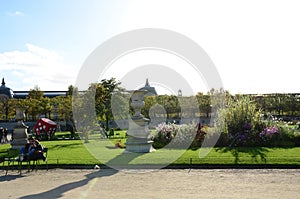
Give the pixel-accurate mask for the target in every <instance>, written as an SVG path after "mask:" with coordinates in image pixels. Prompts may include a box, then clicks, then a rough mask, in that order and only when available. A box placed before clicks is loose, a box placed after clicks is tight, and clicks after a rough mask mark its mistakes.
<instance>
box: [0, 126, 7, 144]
mask: <svg viewBox="0 0 300 199" xmlns="http://www.w3.org/2000/svg"><path fill="white" fill-rule="evenodd" d="M7 134H8V129H7V128H3V127H0V144H2V143H7V142H8V139H7Z"/></svg>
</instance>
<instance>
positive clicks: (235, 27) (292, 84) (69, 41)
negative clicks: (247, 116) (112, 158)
mask: <svg viewBox="0 0 300 199" xmlns="http://www.w3.org/2000/svg"><path fill="white" fill-rule="evenodd" d="M299 9H300V2H299V1H297V0H252V1H245V0H227V1H224V0H210V1H201V0H194V1H193V0H185V1H183V0H181V1H176V0H173V1H169V0H136V1H133V0H132V1H131V0H127V1H126V0H107V1H105V0H102V1H101V0H85V1H84V0H41V1H34V0H27V1H24V0H15V1H5V0H1V1H0V27H1V29H0V78H2V77H4V78H5V82H6V86H8V87H10V88H11V89H13V90H15V91H19V90H29V89H32V88H34V87H35V86H39V87H40V89H41V90H45V91H46V90H67V88H68V86H69V85H74V84H75V81H76V79H77V76H78V74H79V71H80V68H81V67H82V65H83V64H84V63H85V61H86V59H87V58H88V57H89V55H90V54H91V53H92V52H93V51H94V50H95V49H96V48H97V47H98V46H100V45H101V44H103V42H105V41H107V40H108V39H110V38H112V37H114V36H116V35H118V34H121V33H124V32H127V31H131V30H135V29H141V28H159V29H167V30H171V31H174V32H177V33H180V34H182V35H185V36H186V37H188V38H190V39H191V40H193V41H194V42H196V43H197V44H198V45H199V46H201V47H202V49H203V50H204V51H205V52H206V53H207V55H208V56H209V57H210V59H211V60H212V61H213V63H214V65H215V67H216V68H217V70H218V73H219V75H220V77H221V79H222V83H223V87H224V89H225V90H228V91H229V92H230V93H233V94H235V93H277V92H280V93H290V92H297V93H300V91H299V83H300V80H299V75H300V73H299V71H300V69H299V66H300V56H299V55H300V36H299V35H300V26H299V24H300V12H299ZM141 53H143V52H140V54H139V53H137V54H136V55H135V56H133V57H130V55H128V56H129V57H128V58H126V57H124V58H123V59H119V60H117V61H116V62H115V63H114V64H112V66H111V67H112V68H111V70H110V71H108V72H107V74H106V75H107V77H109V76H110V75H111V76H114V77H116V78H117V79H122V77H124V76H126V74H127V73H129V72H130V70H132V68H131V69H130V67H129V65H135V66H136V67H138V65H140V66H142V65H143V66H144V65H147V64H164V65H168V67H170V68H172V67H173V68H175V70H176V68H177V67H178V66H176V65H178V63H181V62H180V61H179V60H177V61H176V59H177V58H176V57H173V58H167V57H168V56H162V53H153V52H149V53H148V54H147V52H144V53H146V54H144V56H142V55H141ZM146 57H148V58H146ZM149 57H150V58H149ZM126 60H127V61H126ZM149 60H155V61H153V62H151V61H149ZM143 61H144V62H143ZM176 63H177V64H176ZM182 64H183V63H182ZM183 65H184V64H183ZM122 66H123V67H125V66H128V68H127V67H125V68H126V70H127V71H126V70H125V71H124V69H121V67H122ZM186 68H188V66H186ZM177 72H179V73H180V74H181V75H182V76H183V77H184V78H185V79H187V80H188V83H189V84H190V85H191V87H193V91H194V92H198V91H200V92H203V91H205V88H204V87H205V80H203V79H202V80H201V79H198V78H197V77H194V76H193V75H192V74H193V72H191V71H189V70H183V71H180V70H179V71H178V70H177ZM152 75H155V74H152ZM145 78H149V82H150V84H152V85H155V86H158V87H159V82H152V81H151V79H152V80H153V79H155V78H154V77H153V76H152V77H151V76H150V77H149V76H147V74H141V77H140V78H136V80H135V79H133V80H132V82H134V81H136V83H135V85H136V86H135V87H133V86H131V88H127V89H135V88H136V87H138V86H141V85H143V84H144V81H145ZM204 79H205V77H204ZM203 85H204V87H203ZM124 86H125V87H126V85H124ZM127 86H128V85H127ZM167 87H168V85H165V86H162V87H161V88H158V93H159V94H163V93H164V92H168V88H167ZM178 89H180V87H178ZM169 92H171V93H175V92H176V91H174V90H173V91H170V90H169ZM182 92H183V94H186V95H189V94H191V93H189V92H188V91H185V90H182Z"/></svg>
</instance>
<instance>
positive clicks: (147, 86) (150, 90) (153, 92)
mask: <svg viewBox="0 0 300 199" xmlns="http://www.w3.org/2000/svg"><path fill="white" fill-rule="evenodd" d="M139 90H146V91H148V93H147V94H146V96H153V95H157V92H156V90H155V87H152V86H150V84H149V81H148V78H147V79H146V83H145V86H144V87H142V88H140V89H139Z"/></svg>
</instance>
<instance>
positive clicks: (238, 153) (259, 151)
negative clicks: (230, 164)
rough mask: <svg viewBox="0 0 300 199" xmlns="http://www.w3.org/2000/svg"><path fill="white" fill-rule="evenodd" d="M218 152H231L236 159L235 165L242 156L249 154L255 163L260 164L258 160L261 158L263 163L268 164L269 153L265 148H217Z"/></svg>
mask: <svg viewBox="0 0 300 199" xmlns="http://www.w3.org/2000/svg"><path fill="white" fill-rule="evenodd" d="M216 151H217V152H222V153H227V152H230V153H231V154H232V155H233V157H234V164H238V163H239V162H240V158H241V157H242V154H248V155H249V156H251V158H252V161H253V162H258V160H257V158H258V157H259V158H260V160H261V161H262V162H263V163H267V159H266V157H267V153H268V152H269V150H268V149H266V148H263V147H223V148H217V149H216Z"/></svg>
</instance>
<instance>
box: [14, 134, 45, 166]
mask: <svg viewBox="0 0 300 199" xmlns="http://www.w3.org/2000/svg"><path fill="white" fill-rule="evenodd" d="M28 141H29V142H28V143H27V144H26V145H25V147H22V148H21V149H20V154H22V156H23V160H28V159H31V160H38V159H42V160H43V161H46V157H45V155H44V153H43V149H44V147H43V146H42V145H41V144H40V142H39V141H38V140H36V139H34V138H29V139H28ZM23 160H21V161H23Z"/></svg>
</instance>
